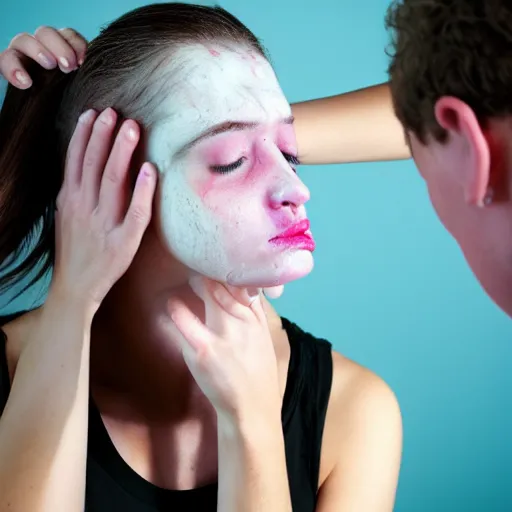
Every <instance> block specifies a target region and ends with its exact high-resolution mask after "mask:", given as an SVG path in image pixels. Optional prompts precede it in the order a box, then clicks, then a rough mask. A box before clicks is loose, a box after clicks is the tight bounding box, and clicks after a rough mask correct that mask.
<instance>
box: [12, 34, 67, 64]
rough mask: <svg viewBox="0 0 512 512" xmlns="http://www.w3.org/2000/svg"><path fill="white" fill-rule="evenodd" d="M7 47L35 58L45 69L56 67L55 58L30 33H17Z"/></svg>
mask: <svg viewBox="0 0 512 512" xmlns="http://www.w3.org/2000/svg"><path fill="white" fill-rule="evenodd" d="M9 48H11V49H12V50H16V51H18V52H19V53H21V54H22V55H25V56H27V57H29V58H30V59H32V60H35V61H36V62H38V63H39V64H40V65H41V66H43V68H45V69H55V68H56V67H57V60H56V58H55V57H54V56H53V55H52V53H51V52H50V51H49V50H48V49H47V48H46V47H45V46H44V45H43V44H42V43H41V42H40V41H38V40H37V39H36V38H35V37H34V36H32V35H31V34H26V33H24V34H18V35H17V36H16V37H14V39H13V40H12V41H11V43H10V44H9Z"/></svg>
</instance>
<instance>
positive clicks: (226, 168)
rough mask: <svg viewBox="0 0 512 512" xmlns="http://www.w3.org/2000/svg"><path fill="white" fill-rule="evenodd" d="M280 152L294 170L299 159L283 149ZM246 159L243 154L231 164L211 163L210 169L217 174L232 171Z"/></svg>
mask: <svg viewBox="0 0 512 512" xmlns="http://www.w3.org/2000/svg"><path fill="white" fill-rule="evenodd" d="M282 154H283V156H284V158H285V159H286V161H287V162H288V163H289V164H290V166H291V168H292V169H293V170H294V171H295V167H294V166H296V165H300V162H299V159H298V158H297V157H296V156H294V155H291V154H290V153H285V152H284V151H282ZM246 160H247V158H246V157H245V156H243V157H241V158H239V159H238V160H237V161H236V162H233V163H231V164H227V165H212V166H211V167H210V169H211V170H212V171H213V172H216V173H219V174H227V173H230V172H233V171H235V170H236V169H238V168H240V167H241V166H242V164H243V163H244V162H245V161H246Z"/></svg>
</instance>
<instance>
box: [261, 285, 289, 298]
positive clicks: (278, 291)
mask: <svg viewBox="0 0 512 512" xmlns="http://www.w3.org/2000/svg"><path fill="white" fill-rule="evenodd" d="M283 292H284V285H280V286H272V287H270V288H263V293H264V294H265V297H267V298H269V299H278V298H279V297H281V295H283Z"/></svg>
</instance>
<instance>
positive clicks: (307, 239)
mask: <svg viewBox="0 0 512 512" xmlns="http://www.w3.org/2000/svg"><path fill="white" fill-rule="evenodd" d="M269 242H270V243H272V244H274V245H278V246H280V247H286V248H290V249H292V248H293V249H303V250H306V251H311V252H313V251H314V250H315V241H314V240H313V235H312V234H311V231H310V230H309V220H308V219H303V220H301V221H299V222H297V223H296V224H294V225H293V226H290V227H289V228H288V229H286V230H285V231H283V232H282V233H281V234H279V235H277V236H275V237H274V238H271V239H270V240H269Z"/></svg>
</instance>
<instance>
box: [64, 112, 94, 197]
mask: <svg viewBox="0 0 512 512" xmlns="http://www.w3.org/2000/svg"><path fill="white" fill-rule="evenodd" d="M97 116H98V114H97V113H96V112H95V111H94V110H88V111H86V112H84V113H83V114H82V115H81V116H80V118H79V119H78V123H77V125H76V128H75V131H74V132H73V136H72V137H71V141H70V143H69V147H68V151H67V155H66V167H65V171H64V184H63V188H64V187H66V188H67V189H68V190H70V191H74V190H78V188H79V187H80V180H81V179H82V168H83V164H84V157H85V151H86V148H87V145H88V143H89V139H90V137H91V133H92V128H93V125H94V121H95V120H96V118H97Z"/></svg>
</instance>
